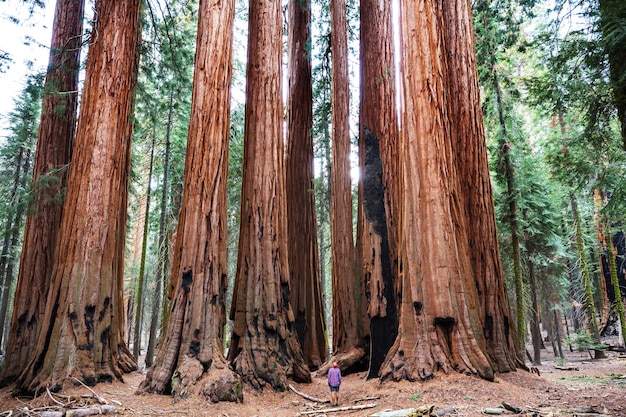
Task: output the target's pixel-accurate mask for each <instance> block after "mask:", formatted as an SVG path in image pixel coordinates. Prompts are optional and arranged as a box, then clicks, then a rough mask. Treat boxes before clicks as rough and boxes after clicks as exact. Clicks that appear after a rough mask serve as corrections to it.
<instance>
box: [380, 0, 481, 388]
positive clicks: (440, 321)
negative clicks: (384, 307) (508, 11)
mask: <svg viewBox="0 0 626 417" xmlns="http://www.w3.org/2000/svg"><path fill="white" fill-rule="evenodd" d="M401 16H402V19H401V37H402V50H403V57H402V71H403V95H404V97H403V99H404V100H403V103H404V109H403V129H402V130H403V140H402V143H403V149H402V152H401V155H402V169H403V174H404V177H403V180H404V181H403V184H402V193H401V195H402V197H403V198H402V221H401V223H402V228H401V229H400V231H399V234H400V243H401V246H400V254H401V265H402V272H401V274H402V275H401V276H402V278H401V280H402V295H401V300H402V302H401V305H400V325H399V329H398V337H397V339H396V342H395V343H394V345H393V347H392V348H391V350H390V351H389V354H388V356H387V359H386V360H385V363H383V365H382V368H381V376H382V377H383V378H391V379H393V380H399V379H408V380H411V381H415V380H426V379H429V378H432V377H433V376H434V373H435V371H437V370H442V371H444V372H450V371H452V370H456V371H458V372H462V373H468V374H477V375H479V376H481V377H483V378H485V379H489V380H491V379H493V369H492V367H491V366H490V363H489V360H488V358H487V356H486V352H485V350H486V349H485V339H484V336H483V331H482V326H481V320H480V319H479V316H478V296H477V292H476V284H475V283H474V279H473V276H472V265H471V259H470V255H469V252H470V249H469V243H468V242H469V240H468V236H467V233H468V232H467V225H466V219H465V217H464V215H463V214H464V212H463V208H462V204H463V203H464V196H463V193H462V191H461V190H462V189H461V187H460V181H459V179H458V176H457V167H456V166H455V159H454V154H453V146H452V139H451V136H450V134H451V133H450V132H451V124H450V114H451V110H450V104H449V102H448V101H447V100H449V99H450V98H448V90H447V89H448V88H449V86H448V83H447V81H448V80H447V79H446V76H449V73H448V66H447V62H446V61H445V52H446V49H445V48H446V44H445V35H444V33H445V27H444V21H443V10H442V9H441V3H439V2H432V1H430V0H411V1H406V2H403V3H402V4H401ZM454 99H456V98H454Z"/></svg>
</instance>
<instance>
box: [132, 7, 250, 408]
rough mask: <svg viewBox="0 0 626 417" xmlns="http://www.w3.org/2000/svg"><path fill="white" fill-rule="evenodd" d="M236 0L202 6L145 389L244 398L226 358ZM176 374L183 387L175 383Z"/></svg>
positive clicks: (142, 389) (223, 398) (218, 398)
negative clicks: (169, 249)
mask: <svg viewBox="0 0 626 417" xmlns="http://www.w3.org/2000/svg"><path fill="white" fill-rule="evenodd" d="M234 6H235V4H234V1H232V0H224V1H220V2H210V1H207V0H202V1H200V6H199V7H200V9H199V16H198V35H197V47H196V58H195V67H194V83H193V95H192V109H191V120H190V124H189V134H188V141H187V155H186V158H185V188H184V190H183V200H182V206H181V212H180V217H179V221H178V231H177V232H176V243H175V245H174V250H173V261H172V276H171V279H170V291H171V293H172V294H173V297H172V299H171V302H170V312H169V315H168V317H169V319H168V322H167V327H166V330H165V334H164V336H163V339H162V341H161V343H160V345H159V348H158V353H157V357H156V359H155V361H154V365H153V366H152V367H151V368H150V369H149V370H148V375H147V376H146V380H145V381H144V382H143V383H142V384H141V386H140V388H139V391H140V392H158V393H166V392H172V393H173V394H174V395H176V396H183V395H186V394H189V393H192V392H196V393H201V394H202V395H204V396H206V397H207V399H209V400H210V401H239V400H241V399H242V398H241V390H237V389H236V386H237V384H238V378H237V377H236V376H235V375H234V374H233V373H232V372H231V371H229V370H228V367H227V364H226V359H225V357H224V354H223V344H222V340H223V329H224V324H225V321H226V307H225V296H224V294H225V291H226V277H227V271H228V268H227V254H226V243H227V230H226V225H227V221H226V213H227V200H226V198H227V195H228V193H227V185H228V181H227V173H228V172H227V170H228V140H229V133H230V131H229V129H230V118H229V111H230V83H231V77H232V65H231V51H232V42H233V18H234ZM175 372H176V373H178V375H179V378H180V383H179V384H176V385H175V386H172V377H173V375H174V373H175Z"/></svg>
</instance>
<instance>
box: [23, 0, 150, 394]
mask: <svg viewBox="0 0 626 417" xmlns="http://www.w3.org/2000/svg"><path fill="white" fill-rule="evenodd" d="M139 4H140V1H139V0H124V1H115V2H110V1H105V0H99V1H97V2H96V5H95V10H96V14H97V16H98V19H97V20H95V27H94V30H93V32H92V33H94V34H97V37H94V38H93V39H92V43H91V45H90V48H89V57H88V60H87V69H86V75H85V89H84V94H83V98H82V106H81V112H80V117H79V121H78V127H77V132H76V139H75V145H74V150H73V154H72V162H71V167H70V172H69V176H68V185H67V197H66V199H65V205H64V208H63V215H62V219H61V225H60V230H59V236H58V240H57V242H58V243H57V247H56V254H55V258H54V267H53V269H52V274H51V282H50V290H49V292H48V297H47V302H46V307H45V312H44V315H43V316H42V319H41V320H42V322H41V323H42V327H41V331H40V333H39V336H38V339H37V347H36V349H35V350H34V352H33V355H32V357H31V359H30V360H29V362H28V363H27V364H26V366H25V369H24V371H23V372H22V373H21V374H20V376H19V377H18V380H17V389H18V390H21V391H27V392H37V391H39V390H41V389H43V388H44V387H46V386H51V387H52V388H53V389H58V388H60V387H61V386H62V384H63V383H64V382H65V380H66V379H68V378H70V377H76V378H78V379H80V380H81V381H83V382H84V383H86V384H88V385H94V384H96V383H97V382H101V381H111V380H113V379H115V378H117V379H122V375H123V373H125V372H129V371H131V370H134V369H136V363H135V361H134V359H133V357H132V355H131V353H130V352H129V351H128V349H127V347H126V343H125V341H124V338H123V333H124V303H123V288H122V287H123V266H124V265H123V261H124V256H123V251H124V239H125V232H126V227H125V226H126V204H127V188H128V178H129V168H130V139H131V132H132V124H131V115H130V113H131V103H132V89H133V80H134V76H135V62H136V60H135V51H136V47H137V36H138V32H139V25H138V15H139Z"/></svg>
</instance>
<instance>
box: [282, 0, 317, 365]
mask: <svg viewBox="0 0 626 417" xmlns="http://www.w3.org/2000/svg"><path fill="white" fill-rule="evenodd" d="M310 26H311V3H310V1H308V0H303V1H300V0H297V1H295V0H294V1H292V2H290V3H289V99H288V100H289V101H288V105H287V129H288V131H287V154H286V169H287V223H288V224H287V227H288V232H289V272H290V276H291V290H292V292H291V304H292V308H293V310H294V312H295V315H296V332H297V334H298V339H299V341H300V345H301V346H302V354H303V355H304V359H305V361H306V362H307V365H308V366H309V369H312V370H313V369H317V368H319V367H320V365H321V364H322V362H324V360H326V354H327V352H326V323H325V321H324V309H323V304H322V290H321V286H320V269H319V253H318V246H317V223H316V218H315V193H314V189H313V188H314V185H313V136H312V134H311V129H312V127H313V85H312V78H311V51H310V50H308V48H309V46H310V44H311V32H310Z"/></svg>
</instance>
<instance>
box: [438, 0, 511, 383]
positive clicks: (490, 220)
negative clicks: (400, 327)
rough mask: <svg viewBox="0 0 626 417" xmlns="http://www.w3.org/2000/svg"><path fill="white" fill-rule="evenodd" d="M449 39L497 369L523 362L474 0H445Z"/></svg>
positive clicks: (475, 262)
mask: <svg viewBox="0 0 626 417" xmlns="http://www.w3.org/2000/svg"><path fill="white" fill-rule="evenodd" d="M443 7H444V9H443V15H444V18H445V21H446V25H445V29H446V33H445V45H446V52H447V53H446V57H447V68H448V88H449V91H450V93H449V97H453V98H454V99H452V100H449V111H450V113H449V114H450V119H451V121H452V123H451V132H452V135H451V140H452V146H453V148H454V152H455V154H456V161H457V169H458V171H459V173H460V175H459V181H460V187H461V192H462V196H463V197H462V198H463V199H464V200H465V201H463V202H462V203H461V207H462V210H463V215H464V217H465V218H466V220H467V222H466V224H467V227H468V232H467V238H468V239H469V241H468V243H469V247H470V248H472V250H471V251H470V260H471V266H472V269H471V271H472V276H473V277H474V281H475V282H476V289H477V291H478V296H479V305H478V307H479V308H480V310H479V318H480V320H481V324H482V327H483V332H484V337H485V342H486V344H487V346H486V348H487V353H488V355H489V358H490V360H491V364H492V367H493V368H494V370H496V371H499V372H506V371H510V370H513V369H515V368H516V366H517V365H520V364H523V362H522V359H521V358H520V356H519V350H518V345H517V338H516V333H515V328H514V326H513V320H512V319H511V317H510V306H509V300H508V297H507V292H506V287H505V282H504V276H503V271H502V266H501V264H500V253H499V248H498V236H497V231H496V219H495V211H494V203H493V192H492V189H491V180H490V175H489V163H488V160H487V156H488V155H487V144H486V142H485V131H484V124H483V119H482V112H481V108H480V95H479V94H480V92H479V88H478V72H477V71H478V70H477V66H476V54H475V52H474V30H473V27H472V18H471V9H470V7H471V5H470V2H469V1H467V0H457V1H452V2H445V3H444V4H443Z"/></svg>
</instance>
